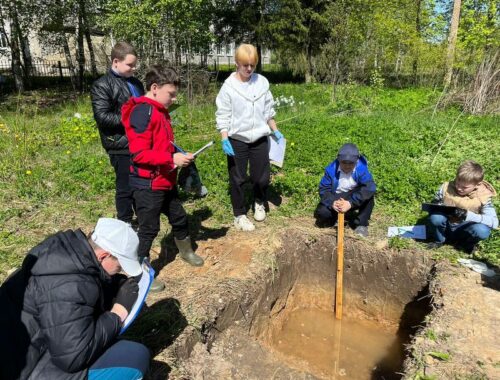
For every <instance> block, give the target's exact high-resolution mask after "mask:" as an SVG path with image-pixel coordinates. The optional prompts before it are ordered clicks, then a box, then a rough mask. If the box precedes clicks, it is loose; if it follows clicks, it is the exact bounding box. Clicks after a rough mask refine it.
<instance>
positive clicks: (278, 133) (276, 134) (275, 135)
mask: <svg viewBox="0 0 500 380" xmlns="http://www.w3.org/2000/svg"><path fill="white" fill-rule="evenodd" d="M273 134H274V137H276V141H278V142H279V141H280V140H281V139H282V138H283V137H285V136H283V133H281V132H280V131H278V130H275V131H274V132H273Z"/></svg>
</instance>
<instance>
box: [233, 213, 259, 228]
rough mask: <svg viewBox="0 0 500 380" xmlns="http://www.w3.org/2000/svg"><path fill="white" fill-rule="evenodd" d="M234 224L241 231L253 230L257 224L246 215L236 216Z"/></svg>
mask: <svg viewBox="0 0 500 380" xmlns="http://www.w3.org/2000/svg"><path fill="white" fill-rule="evenodd" d="M234 226H235V227H236V229H237V230H240V231H253V230H255V226H254V225H253V223H252V222H251V221H249V220H248V218H247V216H246V215H240V216H237V217H235V218H234Z"/></svg>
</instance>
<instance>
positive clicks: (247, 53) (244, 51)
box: [234, 44, 259, 65]
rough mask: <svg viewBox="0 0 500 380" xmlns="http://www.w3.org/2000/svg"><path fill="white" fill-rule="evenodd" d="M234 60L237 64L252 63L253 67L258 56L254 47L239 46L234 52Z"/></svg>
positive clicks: (248, 45)
mask: <svg viewBox="0 0 500 380" xmlns="http://www.w3.org/2000/svg"><path fill="white" fill-rule="evenodd" d="M234 60H235V61H236V62H238V63H242V62H248V61H253V63H254V65H257V63H258V62H259V54H258V53H257V49H256V48H255V46H253V45H250V44H241V45H240V46H238V48H237V49H236V51H235V52H234Z"/></svg>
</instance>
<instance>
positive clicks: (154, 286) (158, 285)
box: [149, 278, 165, 293]
mask: <svg viewBox="0 0 500 380" xmlns="http://www.w3.org/2000/svg"><path fill="white" fill-rule="evenodd" d="M163 289H165V284H164V283H163V282H161V281H160V280H157V279H156V278H155V279H154V280H153V282H152V283H151V287H150V288H149V291H150V292H151V293H158V292H161V291H162V290H163Z"/></svg>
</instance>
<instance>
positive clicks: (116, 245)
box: [91, 218, 142, 276]
mask: <svg viewBox="0 0 500 380" xmlns="http://www.w3.org/2000/svg"><path fill="white" fill-rule="evenodd" d="M91 239H92V241H93V242H94V243H95V244H96V245H97V246H98V247H100V248H102V249H103V250H104V251H106V253H107V254H109V255H111V256H113V257H114V258H115V259H117V260H118V263H119V264H120V267H121V269H122V270H123V271H124V272H125V273H127V275H129V276H138V275H139V274H141V273H142V268H141V264H140V263H139V258H138V257H137V248H138V247H139V237H138V236H137V234H136V232H135V231H134V230H133V229H132V227H131V226H130V224H127V223H125V222H122V221H120V220H117V219H112V218H100V219H99V220H98V221H97V224H96V226H95V229H94V232H92V235H91ZM98 257H99V255H98ZM101 265H103V267H104V268H105V269H106V268H107V266H108V263H104V262H103V261H101ZM109 269H110V270H112V269H111V268H109ZM113 274H114V273H113Z"/></svg>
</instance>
